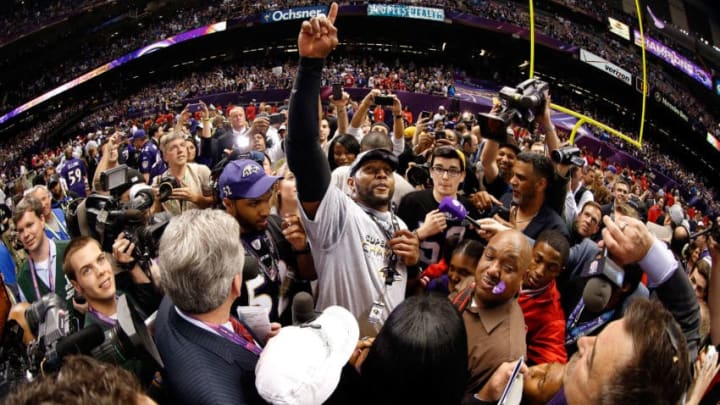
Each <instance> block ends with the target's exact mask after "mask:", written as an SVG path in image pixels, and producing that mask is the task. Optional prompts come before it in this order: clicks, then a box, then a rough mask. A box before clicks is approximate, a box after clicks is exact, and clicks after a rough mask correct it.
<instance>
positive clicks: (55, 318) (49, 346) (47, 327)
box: [25, 293, 71, 372]
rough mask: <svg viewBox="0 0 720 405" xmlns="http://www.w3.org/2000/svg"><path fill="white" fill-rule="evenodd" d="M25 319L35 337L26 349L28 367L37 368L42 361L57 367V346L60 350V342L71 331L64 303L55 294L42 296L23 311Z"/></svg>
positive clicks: (58, 359) (58, 356)
mask: <svg viewBox="0 0 720 405" xmlns="http://www.w3.org/2000/svg"><path fill="white" fill-rule="evenodd" d="M25 319H26V320H27V323H28V327H29V328H30V331H31V332H32V333H33V335H35V336H37V338H36V339H35V340H34V341H33V342H31V343H30V346H29V347H28V357H29V359H30V365H31V366H33V367H39V366H40V363H41V361H42V360H43V359H45V360H46V361H47V364H48V365H49V366H50V367H55V366H56V365H59V361H60V357H62V356H60V355H59V354H58V353H59V351H58V346H60V349H62V345H61V344H60V342H62V341H64V340H63V338H65V337H66V336H68V335H69V334H70V329H71V328H70V316H69V314H68V311H67V308H66V307H65V302H64V301H63V300H62V299H60V297H58V296H57V295H56V294H53V293H50V294H47V295H44V296H43V297H42V298H40V299H39V300H37V301H35V302H33V303H32V305H30V307H28V309H26V310H25ZM61 352H62V351H60V353H61ZM35 370H38V368H35ZM32 371H34V370H31V372H32Z"/></svg>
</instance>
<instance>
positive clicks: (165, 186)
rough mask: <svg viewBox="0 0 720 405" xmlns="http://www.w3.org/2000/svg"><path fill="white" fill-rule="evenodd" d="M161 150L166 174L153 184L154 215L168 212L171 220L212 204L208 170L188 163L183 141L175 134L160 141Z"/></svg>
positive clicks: (171, 133)
mask: <svg viewBox="0 0 720 405" xmlns="http://www.w3.org/2000/svg"><path fill="white" fill-rule="evenodd" d="M160 150H161V151H162V153H163V156H164V157H165V161H166V162H167V164H168V170H166V171H165V173H163V174H162V175H161V176H158V177H156V178H155V180H154V181H153V187H154V188H155V189H156V191H157V194H156V198H155V205H154V207H153V210H154V212H159V211H167V212H168V213H170V215H172V216H176V215H180V214H181V213H183V212H185V211H187V210H190V209H193V208H208V207H210V206H211V205H212V204H213V203H214V202H215V197H214V196H213V191H212V187H211V185H210V184H211V183H210V169H208V167H207V166H204V165H200V164H197V163H189V162H188V161H187V157H188V156H187V147H186V146H185V138H184V137H183V135H182V134H181V133H179V132H177V131H173V132H170V133H167V134H165V135H163V137H162V138H160Z"/></svg>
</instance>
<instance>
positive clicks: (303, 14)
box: [261, 6, 328, 24]
mask: <svg viewBox="0 0 720 405" xmlns="http://www.w3.org/2000/svg"><path fill="white" fill-rule="evenodd" d="M327 13H328V8H327V6H311V7H294V8H288V9H285V10H274V11H268V12H266V13H263V15H262V17H261V21H262V22H263V23H265V24H267V23H274V22H280V21H290V20H306V19H309V18H313V17H317V16H318V15H320V14H325V15H327Z"/></svg>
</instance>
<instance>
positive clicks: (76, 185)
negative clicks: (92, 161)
mask: <svg viewBox="0 0 720 405" xmlns="http://www.w3.org/2000/svg"><path fill="white" fill-rule="evenodd" d="M60 175H61V176H62V177H63V178H64V179H65V183H66V184H67V187H68V189H69V190H72V191H73V192H75V193H76V194H77V195H79V196H80V197H86V196H87V193H86V192H85V188H86V187H87V181H86V178H87V169H86V168H85V163H84V162H83V161H82V160H80V159H76V158H72V159H70V160H66V161H65V164H64V165H63V168H62V170H61V171H60Z"/></svg>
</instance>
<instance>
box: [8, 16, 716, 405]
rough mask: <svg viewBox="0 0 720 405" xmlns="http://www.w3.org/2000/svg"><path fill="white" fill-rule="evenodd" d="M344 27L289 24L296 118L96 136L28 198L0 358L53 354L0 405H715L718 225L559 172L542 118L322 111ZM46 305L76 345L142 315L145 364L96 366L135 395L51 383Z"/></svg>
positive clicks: (193, 122)
mask: <svg viewBox="0 0 720 405" xmlns="http://www.w3.org/2000/svg"><path fill="white" fill-rule="evenodd" d="M336 15H337V5H336V4H333V5H332V6H331V7H330V12H329V13H328V16H319V17H314V18H312V19H311V20H309V21H307V22H304V23H303V24H302V26H301V28H300V32H299V35H298V53H299V56H300V61H299V64H298V66H297V67H296V71H295V73H294V77H293V91H292V92H291V93H290V99H289V100H288V104H287V105H283V106H276V105H272V104H269V103H264V102H260V103H250V104H249V105H247V106H224V108H218V107H215V106H211V105H207V104H205V103H203V102H200V103H198V104H197V105H198V109H197V111H191V108H190V106H186V107H181V109H179V110H171V111H167V112H163V113H162V114H160V115H158V116H154V117H153V119H152V120H147V121H137V122H133V123H132V124H133V125H132V126H128V127H118V128H112V127H110V128H108V129H107V130H102V131H100V132H99V133H93V134H92V135H91V136H90V135H89V136H87V137H81V138H79V139H75V140H72V141H71V142H70V143H68V144H66V145H63V146H64V147H63V149H62V150H59V151H53V152H52V154H53V155H55V154H59V155H61V156H60V158H59V161H58V162H55V159H54V158H55V156H52V159H51V161H52V163H51V164H49V165H48V164H46V165H44V167H43V168H42V169H43V170H42V171H40V172H38V173H36V174H35V175H34V176H30V175H29V176H27V177H28V178H27V179H26V180H27V181H28V183H29V184H23V183H19V185H18V187H17V189H16V190H14V192H15V195H13V196H12V198H10V199H9V200H8V204H9V206H8V207H5V208H2V210H0V211H1V212H3V213H6V212H8V211H9V212H11V218H10V219H9V220H8V221H3V225H4V226H3V229H2V231H3V232H2V235H3V243H2V244H0V248H2V249H1V250H0V264H2V265H3V267H2V272H3V277H2V280H3V282H4V285H5V288H4V289H2V291H3V292H5V293H6V294H5V297H4V298H2V296H0V298H1V300H2V301H3V303H7V302H10V303H13V304H15V305H14V306H13V307H12V309H11V310H9V311H7V312H8V313H9V315H8V314H7V313H6V314H4V316H6V317H8V321H7V322H6V323H4V324H3V326H4V331H3V339H4V340H3V343H4V346H3V347H4V348H9V347H10V346H9V345H7V346H6V345H5V342H7V339H8V338H7V336H8V335H10V336H11V337H13V338H15V340H13V342H14V344H22V343H21V342H22V341H25V342H26V343H27V342H33V341H36V342H37V339H38V338H39V337H40V336H42V339H40V343H39V344H37V343H36V344H31V345H30V353H32V354H34V355H33V356H30V357H29V358H28V360H27V362H28V363H30V365H31V367H30V370H28V372H25V371H23V372H21V373H20V376H21V378H20V379H22V380H27V378H26V377H25V376H26V375H27V374H31V375H32V374H33V371H34V372H35V374H39V370H42V374H43V376H42V377H40V376H38V377H37V378H36V379H35V381H31V382H27V381H23V383H20V384H17V385H15V386H14V388H13V390H12V392H10V395H9V396H8V397H7V398H6V399H5V403H8V404H27V403H36V402H38V401H41V400H42V401H46V400H47V401H52V400H54V402H51V403H62V402H68V401H69V402H72V401H80V400H81V399H84V398H86V397H89V396H94V398H93V400H92V401H94V402H112V403H115V402H118V401H122V402H123V403H124V402H138V403H153V402H152V401H156V402H159V403H163V404H164V403H188V404H217V403H251V404H256V403H257V404H262V403H274V404H281V403H282V404H287V403H308V404H320V403H324V404H396V403H418V404H487V403H493V404H495V403H498V401H500V399H501V395H502V393H503V391H504V389H505V387H506V386H508V385H514V384H520V385H519V387H518V385H515V387H518V388H522V389H521V390H520V391H522V394H521V395H522V400H523V402H525V403H532V404H535V403H538V404H547V403H550V404H569V405H579V404H591V405H593V404H603V403H658V404H662V403H666V404H675V403H680V402H682V401H685V402H684V403H686V404H691V405H694V404H700V403H715V402H717V401H718V399H720V385H718V384H717V379H716V378H715V377H716V375H717V372H718V369H720V365H718V357H717V353H716V352H715V351H714V350H712V349H708V347H710V348H713V349H714V348H715V345H717V344H718V343H719V342H720V334H719V333H720V332H719V331H720V317H718V316H717V315H718V314H717V313H718V312H719V311H720V275H719V274H720V244H719V243H718V239H719V238H720V232H718V229H720V228H718V227H719V226H720V217H711V216H710V215H709V214H710V213H709V212H701V211H699V210H697V209H695V207H693V206H692V205H689V204H688V201H685V200H684V199H683V198H682V197H681V196H680V195H679V194H678V193H676V192H674V190H663V191H662V192H661V191H660V190H657V191H655V190H652V189H651V187H650V184H651V181H650V179H649V178H648V177H647V175H646V172H645V171H642V170H633V169H631V168H629V167H621V166H619V165H617V164H612V163H611V162H608V161H607V160H606V159H603V158H601V157H598V156H593V155H592V154H590V153H587V151H583V150H573V149H571V148H568V147H567V146H566V145H564V144H563V143H562V138H561V136H560V135H559V134H558V133H557V131H556V129H555V126H554V124H553V122H552V120H551V113H550V108H549V105H547V104H545V105H544V106H543V108H542V109H541V110H539V111H538V115H537V116H536V117H535V118H534V119H533V120H531V121H529V122H516V123H512V124H509V125H493V124H492V123H490V122H486V121H483V120H482V119H481V118H480V117H478V116H475V115H473V114H469V113H466V112H458V113H457V114H455V113H453V112H450V111H448V110H447V109H446V107H445V106H440V107H438V108H437V109H436V110H435V111H430V112H418V111H409V110H408V109H407V108H405V107H404V105H403V103H402V101H401V100H400V99H399V98H398V97H397V96H394V95H389V96H388V95H383V94H382V93H381V91H380V90H379V89H377V88H375V89H369V90H368V92H367V93H366V94H365V95H364V97H363V98H362V99H361V100H355V101H354V102H351V101H350V97H349V94H347V93H346V92H343V91H340V93H339V94H338V93H336V94H333V97H332V98H331V99H330V101H329V104H327V105H322V104H319V103H318V102H317V100H318V99H319V97H320V93H321V88H322V85H323V80H324V77H326V75H327V74H331V75H332V74H334V73H335V72H334V71H337V70H338V67H339V66H342V65H343V62H339V61H338V60H335V61H334V62H330V59H329V57H330V55H331V54H332V52H333V50H334V49H335V47H336V46H337V44H338V42H339V35H341V34H339V33H338V30H337V29H336V27H335V26H334V21H335V17H336ZM380 97H386V98H385V99H382V98H380ZM126 107H127V106H126ZM501 108H502V106H501V105H499V104H497V105H495V106H494V107H493V111H494V112H498V111H499V109H501ZM381 116H385V117H387V118H388V119H387V120H384V119H380V117H381ZM411 117H412V118H411ZM481 128H483V130H482V131H481ZM558 155H559V156H560V157H558ZM551 156H552V157H553V158H551ZM49 157H50V156H49ZM35 160H36V161H35V162H33V163H35V165H37V166H43V165H42V164H41V162H40V160H41V158H39V157H38V158H37V159H35ZM55 163H57V164H55ZM213 172H214V173H213ZM158 229H160V230H161V231H159V232H157V230H158ZM138 230H143V231H141V232H140V231H138ZM703 230H706V231H707V232H701V231H703ZM140 234H142V235H144V236H143V237H139V236H138V235H140ZM148 237H149V238H153V239H151V240H148V239H147V238H148ZM151 246H153V247H154V248H151ZM150 249H152V250H150ZM138 252H139V253H138ZM6 263H10V267H6ZM53 294H54V295H53ZM651 297H652V298H651ZM38 303H52V305H54V306H55V307H64V308H65V309H66V311H64V312H62V313H61V314H62V316H67V321H66V322H67V325H72V326H69V328H70V330H69V331H68V334H70V337H72V336H75V335H74V334H73V333H74V332H75V331H77V330H81V331H82V332H83V333H84V335H89V334H91V333H92V332H93V331H97V333H99V334H100V335H103V332H106V333H105V335H106V336H115V335H117V334H121V333H122V331H123V330H124V328H126V327H127V325H126V322H127V319H129V318H128V316H130V315H128V312H132V313H133V315H132V316H133V317H139V318H141V319H143V320H145V321H146V323H148V324H151V327H150V328H149V331H150V332H149V333H150V334H151V335H149V337H151V341H148V340H147V339H144V342H143V344H142V345H141V347H137V348H136V350H135V351H132V352H130V351H126V350H125V349H127V348H126V347H124V346H121V345H118V346H114V347H112V348H111V350H110V352H112V353H113V354H114V355H113V356H110V358H112V359H113V360H112V361H111V362H114V363H116V364H117V365H119V366H121V367H122V368H123V369H125V371H123V370H119V369H118V368H117V367H114V366H111V365H109V364H105V363H107V362H108V361H109V358H108V357H107V353H108V351H106V350H99V351H98V350H92V351H89V350H85V353H87V352H90V353H92V355H93V357H95V359H89V358H87V357H65V358H62V355H63V354H66V353H65V352H64V351H63V350H60V349H58V351H57V355H58V356H59V357H60V358H59V359H58V358H56V356H53V353H52V352H50V350H52V348H53V347H58V348H59V347H61V346H63V347H67V346H71V345H69V344H65V343H66V342H65V341H63V340H62V338H61V339H60V340H56V339H57V338H58V337H57V335H55V334H46V331H47V330H48V328H49V326H48V325H49V323H50V322H55V319H54V318H53V317H54V316H56V314H60V312H58V311H47V312H46V313H43V316H42V317H40V318H39V319H34V318H33V317H32V316H26V315H25V314H27V313H28V312H26V311H27V308H28V307H29V306H30V305H35V307H33V308H37V305H38ZM2 307H3V308H6V307H8V306H7V305H5V306H2ZM29 313H30V314H31V315H32V314H34V313H35V312H33V310H32V309H31V310H30V311H29ZM153 314H154V315H153ZM58 316H60V315H58ZM48 317H50V318H52V319H49V318H48ZM63 324H65V321H64V322H63ZM139 324H142V322H139V323H137V322H135V325H136V327H137V325H139ZM18 328H22V329H21V330H18ZM113 331H115V332H114V333H113ZM23 332H25V335H24V334H23ZM133 333H135V332H133ZM138 336H144V334H143V333H139V334H138ZM23 339H24V340H23ZM68 339H69V340H68V341H73V339H71V338H68ZM54 344H56V346H54ZM38 348H40V350H41V349H42V348H46V350H48V352H47V353H45V352H43V351H42V350H41V351H40V352H38V350H39V349H38ZM27 352H28V351H27V349H25V348H22V349H21V350H20V353H21V354H19V355H18V354H15V355H14V357H13V356H10V355H8V354H7V351H3V352H2V353H0V356H6V357H2V359H0V360H2V361H5V360H7V359H9V360H10V361H12V360H14V359H17V358H18V356H19V357H22V356H24V355H25V353H27ZM58 360H59V361H58ZM98 361H99V362H100V363H98ZM62 363H64V364H62ZM33 366H34V367H33ZM57 368H59V369H60V371H59V373H53V372H52V371H53V369H57ZM89 368H92V369H93V370H102V371H99V372H100V373H101V374H100V375H99V376H98V378H90V377H89V376H88V375H87V373H83V370H85V371H87V370H88V369H89ZM513 370H515V373H516V374H522V375H524V381H523V380H520V381H521V382H517V381H515V380H514V377H512V375H513ZM129 373H132V376H130V375H129ZM428 376H432V378H431V380H432V384H425V386H424V387H423V389H418V388H417V382H418V381H422V380H423V379H427V378H428ZM388 381H392V384H388ZM69 386H72V387H74V388H75V389H74V390H72V389H70V388H69ZM101 398H102V399H101ZM104 398H108V399H107V400H106V401H105V400H104ZM111 398H114V399H111ZM133 398H134V401H133ZM702 401H705V402H702Z"/></svg>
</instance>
